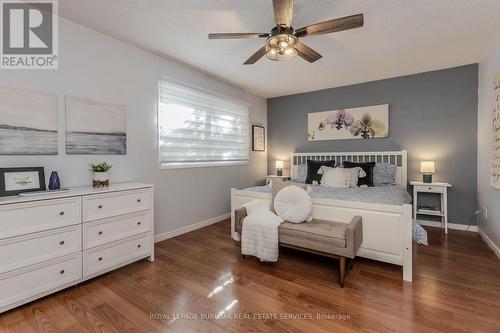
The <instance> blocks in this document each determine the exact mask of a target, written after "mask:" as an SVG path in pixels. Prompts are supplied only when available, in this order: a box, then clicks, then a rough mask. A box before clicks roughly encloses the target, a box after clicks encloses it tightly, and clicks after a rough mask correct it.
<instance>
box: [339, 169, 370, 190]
mask: <svg viewBox="0 0 500 333" xmlns="http://www.w3.org/2000/svg"><path fill="white" fill-rule="evenodd" d="M361 172H363V173H364V171H363V169H361V168H360V167H355V168H344V173H345V186H346V187H358V182H359V178H362V177H360V176H361V175H360V173H361ZM365 176H366V173H365Z"/></svg>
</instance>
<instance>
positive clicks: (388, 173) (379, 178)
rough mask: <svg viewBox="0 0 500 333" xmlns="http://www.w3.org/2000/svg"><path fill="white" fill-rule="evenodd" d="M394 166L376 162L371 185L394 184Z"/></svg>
mask: <svg viewBox="0 0 500 333" xmlns="http://www.w3.org/2000/svg"><path fill="white" fill-rule="evenodd" d="M395 177H396V166H395V165H393V164H389V163H377V164H375V167H374V168H373V185H375V186H380V185H387V184H394V182H395V180H394V179H395Z"/></svg>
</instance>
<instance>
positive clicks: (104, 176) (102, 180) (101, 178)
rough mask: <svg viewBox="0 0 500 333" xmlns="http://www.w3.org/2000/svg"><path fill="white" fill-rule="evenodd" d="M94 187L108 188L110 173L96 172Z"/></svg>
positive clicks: (93, 181)
mask: <svg viewBox="0 0 500 333" xmlns="http://www.w3.org/2000/svg"><path fill="white" fill-rule="evenodd" d="M92 186H93V187H96V188H97V187H108V186H109V172H107V171H106V172H94V177H93V180H92Z"/></svg>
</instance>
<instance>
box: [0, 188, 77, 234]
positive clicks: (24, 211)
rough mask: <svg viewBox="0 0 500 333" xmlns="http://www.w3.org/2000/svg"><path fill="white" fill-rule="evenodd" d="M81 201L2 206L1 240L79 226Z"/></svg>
mask: <svg viewBox="0 0 500 333" xmlns="http://www.w3.org/2000/svg"><path fill="white" fill-rule="evenodd" d="M80 220H81V199H80V198H67V199H56V200H43V201H37V202H30V203H23V204H12V205H3V206H0V239H4V238H9V237H15V236H20V235H25V234H29V233H33V232H38V231H45V230H49V229H54V228H60V227H65V226H69V225H74V224H79V223H81V222H80Z"/></svg>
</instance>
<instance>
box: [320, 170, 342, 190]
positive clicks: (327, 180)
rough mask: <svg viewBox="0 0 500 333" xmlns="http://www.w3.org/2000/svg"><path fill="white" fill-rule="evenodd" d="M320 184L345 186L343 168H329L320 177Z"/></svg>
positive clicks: (336, 186) (335, 186)
mask: <svg viewBox="0 0 500 333" xmlns="http://www.w3.org/2000/svg"><path fill="white" fill-rule="evenodd" d="M321 186H327V187H333V188H344V187H347V186H346V172H345V171H344V169H343V168H330V169H328V170H326V171H324V173H323V177H321Z"/></svg>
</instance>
